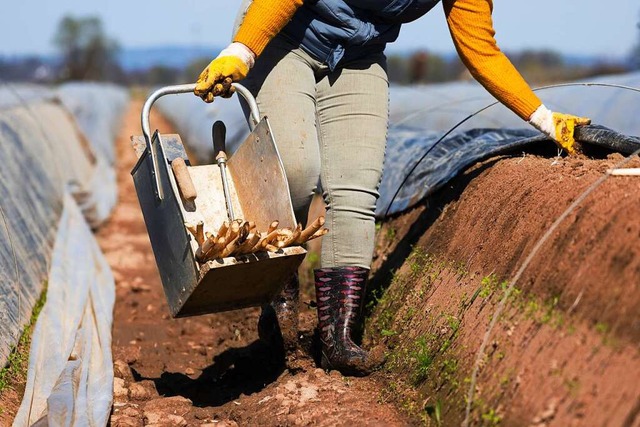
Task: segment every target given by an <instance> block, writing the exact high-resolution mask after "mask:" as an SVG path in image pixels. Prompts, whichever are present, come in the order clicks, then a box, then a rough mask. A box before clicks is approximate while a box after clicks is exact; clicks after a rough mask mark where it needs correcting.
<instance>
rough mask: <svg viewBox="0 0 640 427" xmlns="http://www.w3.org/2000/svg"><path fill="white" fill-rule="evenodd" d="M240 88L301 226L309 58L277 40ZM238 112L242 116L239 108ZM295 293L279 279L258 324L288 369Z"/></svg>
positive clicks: (310, 114)
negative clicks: (264, 121)
mask: <svg viewBox="0 0 640 427" xmlns="http://www.w3.org/2000/svg"><path fill="white" fill-rule="evenodd" d="M241 83H242V84H243V85H245V86H246V87H247V88H248V89H249V90H250V91H251V92H252V93H253V95H254V96H255V97H256V100H257V102H258V106H259V108H260V112H261V114H262V115H266V116H267V117H268V118H269V123H270V125H271V129H272V131H273V136H274V139H275V141H276V145H277V146H278V151H279V153H280V157H281V158H282V163H283V165H284V169H285V172H286V175H287V180H288V183H289V189H290V192H291V200H292V204H293V208H294V212H295V215H296V220H297V221H298V222H300V223H302V224H303V225H305V223H306V220H307V214H308V211H309V205H310V203H311V200H312V198H313V194H314V190H315V188H316V186H317V184H318V181H319V176H320V152H319V148H318V138H317V131H316V122H315V116H316V104H315V93H316V89H315V85H316V80H315V77H314V71H313V69H312V64H311V63H310V58H308V57H307V56H306V54H304V53H302V52H301V51H300V50H299V49H296V48H295V46H293V45H291V44H290V43H288V42H287V41H286V40H285V39H283V38H281V37H277V38H276V39H274V40H273V41H272V42H271V43H270V44H269V46H268V47H267V48H266V49H265V51H264V52H263V54H262V55H261V56H260V57H259V58H258V60H257V61H256V64H255V66H254V68H253V69H252V70H251V71H250V73H249V75H248V77H247V78H246V79H245V80H243V81H242V82H241ZM243 108H244V110H245V114H246V115H248V110H247V107H246V105H245V104H244V103H243ZM273 219H274V220H275V219H277V218H273ZM298 294H299V283H298V277H297V274H294V275H293V276H292V277H290V278H288V279H286V280H285V286H284V289H283V291H282V292H281V294H280V295H279V296H278V297H276V299H275V300H274V301H273V302H272V303H271V304H270V305H266V306H264V307H263V308H262V313H261V315H260V320H259V322H258V332H259V335H260V337H261V339H262V340H263V341H265V342H267V343H269V344H271V345H272V346H273V347H274V348H276V349H277V350H278V351H280V349H282V350H284V355H285V361H286V363H287V366H288V367H289V368H296V367H297V363H296V354H295V353H297V347H298V346H297V344H298V308H299V307H298V306H299V300H298V298H299V297H298Z"/></svg>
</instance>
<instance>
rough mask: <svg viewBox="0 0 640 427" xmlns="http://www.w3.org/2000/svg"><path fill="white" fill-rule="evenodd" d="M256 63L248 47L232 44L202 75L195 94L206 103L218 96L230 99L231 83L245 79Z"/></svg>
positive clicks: (231, 92)
mask: <svg viewBox="0 0 640 427" xmlns="http://www.w3.org/2000/svg"><path fill="white" fill-rule="evenodd" d="M254 61H255V55H254V54H253V52H251V50H250V49H249V48H248V47H246V46H245V45H243V44H242V43H231V44H230V45H229V46H228V47H227V48H226V49H224V50H223V51H222V52H220V55H218V57H217V58H216V59H214V60H213V61H211V63H210V64H209V65H208V66H207V68H205V69H204V70H203V71H202V73H200V77H198V81H197V82H196V89H195V91H194V93H195V94H196V95H197V96H199V97H200V98H202V100H203V101H204V102H213V98H214V97H216V96H222V97H224V98H228V97H230V96H231V95H232V94H233V87H232V86H231V83H233V82H237V81H239V80H242V79H244V78H245V77H246V76H247V74H248V73H249V69H250V68H251V67H253V63H254Z"/></svg>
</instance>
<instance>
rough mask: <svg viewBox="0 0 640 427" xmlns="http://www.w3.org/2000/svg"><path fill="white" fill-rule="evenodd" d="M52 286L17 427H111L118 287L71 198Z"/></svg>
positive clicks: (36, 333) (51, 275)
mask: <svg viewBox="0 0 640 427" xmlns="http://www.w3.org/2000/svg"><path fill="white" fill-rule="evenodd" d="M69 260H73V262H72V263H71V262H69ZM48 280H49V286H48V289H47V301H46V303H45V305H44V307H43V309H42V312H41V313H40V317H39V318H38V321H37V322H36V326H35V329H34V332H33V338H32V344H31V349H30V354H29V370H28V374H27V384H26V388H25V393H24V397H23V400H22V404H21V405H20V409H19V411H18V414H17V416H16V418H15V420H14V423H13V425H14V426H16V427H22V426H30V425H32V424H33V423H35V422H37V421H38V420H40V419H41V418H43V417H46V419H47V421H48V425H51V426H53V425H55V426H72V425H78V426H80V425H87V426H88V425H95V426H99V425H106V424H107V421H108V417H109V413H110V409H111V403H112V399H113V396H112V390H113V363H112V355H111V323H112V320H113V314H112V312H113V305H114V302H115V283H114V279H113V275H112V273H111V269H110V268H109V265H108V263H107V261H106V259H105V258H104V255H103V254H102V252H101V250H100V248H99V247H98V244H97V242H96V240H95V237H94V236H93V234H92V233H91V229H90V228H89V226H88V225H87V223H86V221H85V220H84V217H83V215H82V213H81V211H80V209H79V208H78V206H77V204H76V203H75V201H74V200H73V198H72V197H71V196H70V195H69V194H68V193H67V194H66V195H65V197H64V208H63V212H62V216H61V218H60V223H59V227H58V233H57V236H56V239H55V244H54V248H53V256H52V258H51V269H50V271H49V279H48ZM70 289H73V292H69V290H70ZM62 307H64V308H65V309H64V310H61V308H62Z"/></svg>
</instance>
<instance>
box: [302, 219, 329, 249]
mask: <svg viewBox="0 0 640 427" xmlns="http://www.w3.org/2000/svg"><path fill="white" fill-rule="evenodd" d="M323 225H324V217H323V216H319V217H318V218H317V219H316V220H315V221H313V222H312V223H311V225H309V226H308V227H307V228H305V229H304V230H302V232H301V233H300V236H298V238H297V239H296V240H295V244H297V245H301V244H303V243H304V242H306V241H307V240H309V238H310V237H311V236H313V234H314V233H315V232H316V231H318V230H319V229H320V228H322V226H323Z"/></svg>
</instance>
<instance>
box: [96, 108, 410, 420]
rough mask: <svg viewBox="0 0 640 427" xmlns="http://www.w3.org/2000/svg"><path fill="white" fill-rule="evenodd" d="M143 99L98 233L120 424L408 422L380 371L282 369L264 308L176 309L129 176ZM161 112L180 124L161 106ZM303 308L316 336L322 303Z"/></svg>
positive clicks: (133, 112)
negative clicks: (108, 294) (105, 267)
mask: <svg viewBox="0 0 640 427" xmlns="http://www.w3.org/2000/svg"><path fill="white" fill-rule="evenodd" d="M141 106H142V102H141V101H137V100H134V101H132V103H131V105H130V106H129V111H128V112H127V115H126V118H125V121H124V123H123V127H122V132H121V134H120V137H119V138H118V141H117V153H118V159H119V163H118V186H119V190H120V200H119V203H118V206H117V208H116V210H115V212H114V214H113V217H112V218H111V220H110V221H109V223H108V224H107V225H106V226H105V227H104V228H103V229H102V230H101V231H100V232H99V234H98V240H99V242H100V245H101V247H102V249H103V250H104V252H105V254H106V256H107V259H108V260H109V263H110V264H111V267H112V269H113V272H114V275H115V278H116V295H117V299H116V307H115V322H114V330H113V353H114V361H115V375H116V380H115V393H114V394H115V397H114V400H115V403H114V408H113V413H112V417H111V423H112V425H114V426H141V425H148V424H154V425H203V424H211V423H215V424H211V425H216V426H223V425H236V424H237V425H258V424H259V425H326V426H329V425H331V426H334V425H406V424H408V421H407V419H406V418H405V417H404V416H403V415H401V414H400V413H399V412H398V411H397V410H396V409H395V407H393V406H391V405H390V404H380V403H378V402H379V400H380V398H381V394H380V389H381V387H380V386H379V384H378V383H376V381H375V380H374V379H370V378H367V379H354V378H344V377H342V376H341V375H340V374H338V373H337V372H331V373H325V372H324V371H323V370H321V369H315V367H314V365H313V363H312V361H311V360H309V361H308V363H307V364H308V366H309V369H308V370H307V371H306V372H303V373H298V374H296V375H292V374H290V373H289V372H288V371H285V370H283V368H282V366H280V365H279V363H277V362H276V361H274V360H273V359H272V357H271V355H270V353H269V352H268V351H267V349H265V348H264V347H263V346H262V345H261V343H260V342H259V341H257V332H256V323H257V317H258V310H257V309H250V310H242V311H235V312H229V313H222V314H216V315H208V316H200V317H193V318H187V319H179V320H174V319H171V318H170V316H169V310H168V308H167V305H166V302H165V298H164V294H163V291H162V286H161V283H160V278H159V276H158V273H157V270H156V265H155V260H154V257H153V254H152V251H151V247H150V243H149V239H148V236H147V232H146V228H145V225H144V222H143V218H142V214H141V212H140V208H139V205H138V201H137V198H136V194H135V190H134V187H133V182H132V179H131V176H130V171H131V169H132V167H133V165H134V163H135V156H134V154H133V151H132V149H131V148H130V145H129V136H130V135H132V134H138V133H139V132H140V131H139V111H140V109H141ZM152 122H153V123H154V124H156V125H158V127H159V128H160V129H161V130H163V131H165V132H167V131H169V130H171V127H170V126H169V124H168V123H167V122H166V121H163V120H162V118H161V117H158V116H157V115H155V117H154V115H153V114H152ZM303 299H304V298H303ZM305 301H308V299H305ZM301 309H302V316H301V317H302V325H303V331H302V332H303V334H304V335H305V337H307V338H308V337H309V336H310V335H311V330H312V325H313V323H314V320H313V311H312V310H310V309H309V308H308V307H307V306H306V305H303V307H301Z"/></svg>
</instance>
